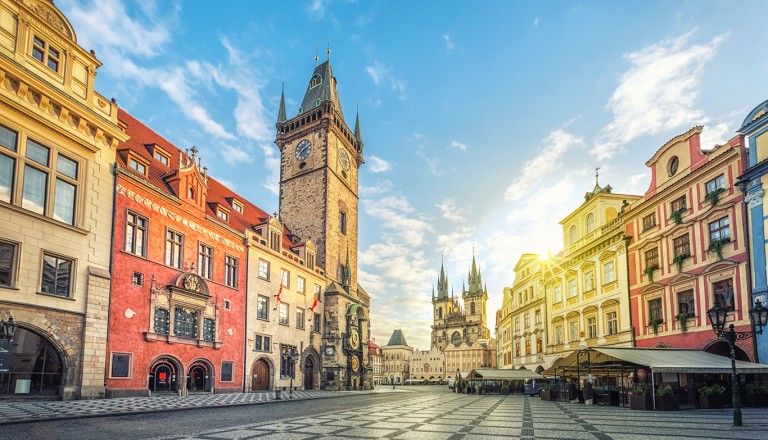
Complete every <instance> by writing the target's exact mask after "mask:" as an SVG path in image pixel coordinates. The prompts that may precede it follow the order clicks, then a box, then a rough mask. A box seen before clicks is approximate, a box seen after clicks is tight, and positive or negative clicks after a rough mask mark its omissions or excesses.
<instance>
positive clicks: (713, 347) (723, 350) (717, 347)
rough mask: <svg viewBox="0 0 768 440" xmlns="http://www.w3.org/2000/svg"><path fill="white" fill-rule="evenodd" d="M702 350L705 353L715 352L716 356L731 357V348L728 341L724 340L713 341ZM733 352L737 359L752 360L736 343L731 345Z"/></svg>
mask: <svg viewBox="0 0 768 440" xmlns="http://www.w3.org/2000/svg"><path fill="white" fill-rule="evenodd" d="M704 351H706V352H707V353H712V354H716V355H718V356H723V357H727V358H728V359H730V358H731V349H730V347H729V346H728V343H727V342H725V341H715V342H713V343H712V344H710V345H708V346H707V347H706V348H704ZM733 352H734V354H735V355H736V360H737V361H745V362H752V360H751V359H750V358H749V355H748V354H747V353H746V352H745V351H744V350H742V349H741V348H739V346H738V345H736V346H734V347H733Z"/></svg>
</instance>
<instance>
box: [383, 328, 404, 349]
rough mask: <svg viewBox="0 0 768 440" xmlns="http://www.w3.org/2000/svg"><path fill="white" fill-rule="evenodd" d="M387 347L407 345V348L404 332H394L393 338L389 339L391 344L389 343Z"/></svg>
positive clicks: (398, 330)
mask: <svg viewBox="0 0 768 440" xmlns="http://www.w3.org/2000/svg"><path fill="white" fill-rule="evenodd" d="M387 345H405V346H407V345H408V343H407V342H405V336H404V335H403V331H402V330H400V329H397V330H395V331H393V332H392V336H391V337H390V338H389V342H387Z"/></svg>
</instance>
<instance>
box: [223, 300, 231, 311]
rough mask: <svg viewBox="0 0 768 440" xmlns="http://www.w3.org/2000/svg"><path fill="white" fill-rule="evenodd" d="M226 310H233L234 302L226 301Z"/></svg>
mask: <svg viewBox="0 0 768 440" xmlns="http://www.w3.org/2000/svg"><path fill="white" fill-rule="evenodd" d="M224 310H232V301H230V300H228V299H225V300H224Z"/></svg>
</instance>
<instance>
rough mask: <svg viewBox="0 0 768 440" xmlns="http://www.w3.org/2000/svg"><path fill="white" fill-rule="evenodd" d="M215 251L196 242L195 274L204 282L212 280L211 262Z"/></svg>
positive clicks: (202, 243) (200, 242)
mask: <svg viewBox="0 0 768 440" xmlns="http://www.w3.org/2000/svg"><path fill="white" fill-rule="evenodd" d="M214 256H215V251H214V249H213V246H209V245H208V244H206V243H205V242H202V241H198V242H197V274H198V275H200V276H201V277H202V278H205V279H206V280H212V279H213V269H214V267H213V260H214Z"/></svg>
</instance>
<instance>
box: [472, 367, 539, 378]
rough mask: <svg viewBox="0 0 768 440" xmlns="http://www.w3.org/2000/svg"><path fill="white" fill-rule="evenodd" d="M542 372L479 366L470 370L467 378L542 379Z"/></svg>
mask: <svg viewBox="0 0 768 440" xmlns="http://www.w3.org/2000/svg"><path fill="white" fill-rule="evenodd" d="M541 377H542V376H541V374H537V373H534V372H533V371H531V370H499V369H496V368H477V369H474V370H472V371H470V372H469V375H468V377H467V380H523V379H541Z"/></svg>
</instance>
